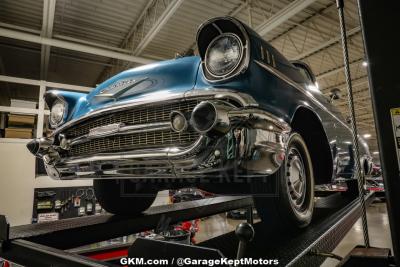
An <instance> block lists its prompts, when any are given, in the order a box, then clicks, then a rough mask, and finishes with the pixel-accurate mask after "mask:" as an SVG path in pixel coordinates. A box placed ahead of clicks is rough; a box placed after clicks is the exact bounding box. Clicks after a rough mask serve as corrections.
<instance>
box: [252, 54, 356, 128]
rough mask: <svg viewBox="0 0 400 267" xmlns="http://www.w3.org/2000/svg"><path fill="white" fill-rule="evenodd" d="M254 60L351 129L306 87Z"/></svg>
mask: <svg viewBox="0 0 400 267" xmlns="http://www.w3.org/2000/svg"><path fill="white" fill-rule="evenodd" d="M254 62H255V63H256V64H258V65H259V66H260V67H262V68H263V69H265V70H267V71H269V72H271V73H272V74H273V75H275V76H276V77H278V78H280V79H281V80H283V81H285V82H287V83H288V84H290V85H291V86H293V87H294V88H296V89H297V90H299V91H300V92H302V93H303V94H305V95H307V97H309V98H310V99H311V100H312V101H313V102H314V103H315V104H317V105H318V106H319V107H320V108H322V109H323V110H324V111H326V112H327V113H329V114H330V115H331V116H332V117H334V118H335V119H336V120H337V121H338V122H340V123H341V124H342V125H343V126H344V127H346V128H347V129H349V130H351V129H350V127H349V126H348V125H347V124H346V123H345V122H343V121H342V120H341V119H339V118H338V117H337V116H336V115H335V114H333V113H332V112H331V111H330V110H328V109H327V108H326V107H325V105H323V104H322V103H321V102H319V101H318V99H316V98H315V97H314V96H313V95H312V94H311V93H310V92H308V91H307V90H306V89H304V88H303V87H301V86H300V85H299V84H298V83H296V82H295V81H293V80H292V79H291V78H289V77H288V76H287V75H286V74H284V73H282V72H280V71H279V70H277V69H275V68H273V67H271V66H269V65H267V64H265V63H263V62H261V61H258V60H254Z"/></svg>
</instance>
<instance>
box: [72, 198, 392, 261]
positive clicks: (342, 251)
mask: <svg viewBox="0 0 400 267" xmlns="http://www.w3.org/2000/svg"><path fill="white" fill-rule="evenodd" d="M160 204H163V203H160ZM367 218H368V226H369V235H370V243H371V246H374V247H385V248H388V247H389V248H391V245H392V244H391V239H390V230H389V221H388V216H387V212H386V204H385V203H377V202H375V203H373V204H372V205H370V206H369V207H368V208H367ZM255 221H256V222H257V220H255ZM240 222H242V221H241V220H232V219H228V218H227V217H226V215H225V214H218V215H214V216H211V217H208V218H203V219H201V220H200V222H199V229H200V230H199V232H198V233H197V234H196V237H195V241H196V243H199V242H202V241H205V240H207V239H210V238H212V237H216V236H219V235H221V234H224V233H227V232H231V231H233V230H235V228H236V226H237V225H238V224H239V223H240ZM135 239H136V235H132V236H129V237H123V238H117V239H114V240H111V241H105V242H100V243H96V244H92V245H88V246H84V247H81V248H77V250H78V251H79V250H81V249H82V248H92V249H93V248H98V247H102V246H109V245H110V244H114V243H121V242H122V243H132V242H133V241H134V240H135ZM363 243H364V242H363V231H362V225H361V220H358V221H357V223H356V224H354V226H353V227H352V229H351V230H350V231H349V232H348V233H347V235H346V236H345V238H344V239H343V240H342V241H341V242H340V244H339V245H338V246H337V248H336V249H335V250H334V251H333V253H335V254H337V255H339V256H342V257H343V256H345V255H346V254H347V253H349V252H350V251H351V250H352V249H353V248H354V247H355V246H357V245H360V244H363ZM74 250H75V249H74ZM74 250H72V251H74ZM337 263H338V261H337V260H334V259H327V260H326V261H325V262H324V263H323V264H322V266H324V267H330V266H336V265H337Z"/></svg>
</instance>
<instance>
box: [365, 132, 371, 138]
mask: <svg viewBox="0 0 400 267" xmlns="http://www.w3.org/2000/svg"><path fill="white" fill-rule="evenodd" d="M363 137H364V138H370V137H371V134H369V133H366V134H364V135H363Z"/></svg>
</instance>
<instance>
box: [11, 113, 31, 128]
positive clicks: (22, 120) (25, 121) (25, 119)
mask: <svg viewBox="0 0 400 267" xmlns="http://www.w3.org/2000/svg"><path fill="white" fill-rule="evenodd" d="M34 124H35V116H32V115H19V114H18V115H17V114H8V126H9V127H10V126H21V125H29V126H33V125H34Z"/></svg>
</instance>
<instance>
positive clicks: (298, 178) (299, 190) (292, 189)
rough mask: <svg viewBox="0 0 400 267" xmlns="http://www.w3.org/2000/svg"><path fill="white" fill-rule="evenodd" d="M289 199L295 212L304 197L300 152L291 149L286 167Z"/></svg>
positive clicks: (302, 166) (300, 205) (303, 173)
mask: <svg viewBox="0 0 400 267" xmlns="http://www.w3.org/2000/svg"><path fill="white" fill-rule="evenodd" d="M286 167H287V168H286V179H287V184H288V191H289V192H288V193H289V198H290V200H291V201H292V204H293V206H294V207H295V208H296V209H297V210H301V208H302V206H303V203H304V200H305V196H306V171H305V167H304V163H303V159H302V157H301V154H300V152H299V151H298V150H297V149H296V148H291V149H290V151H289V153H288V158H287V165H286Z"/></svg>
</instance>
